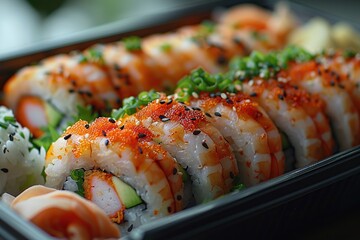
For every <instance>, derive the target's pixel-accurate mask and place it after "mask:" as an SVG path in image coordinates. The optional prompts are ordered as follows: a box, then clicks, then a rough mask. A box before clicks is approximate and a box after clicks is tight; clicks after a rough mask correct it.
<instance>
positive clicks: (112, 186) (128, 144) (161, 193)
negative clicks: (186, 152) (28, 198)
mask: <svg viewBox="0 0 360 240" xmlns="http://www.w3.org/2000/svg"><path fill="white" fill-rule="evenodd" d="M119 124H120V123H119V122H116V121H115V120H114V119H112V118H98V119H96V120H95V121H94V122H92V123H90V124H89V123H88V122H86V121H78V122H77V123H75V124H74V125H73V126H71V127H69V128H68V129H67V130H66V131H65V132H64V134H63V136H62V137H61V138H59V139H58V140H57V141H56V142H54V143H53V144H52V145H51V147H50V149H49V151H48V152H47V157H46V169H45V173H46V185H47V186H49V187H54V188H56V189H62V188H64V189H66V190H72V191H75V192H77V193H79V194H80V195H83V196H85V197H86V198H88V199H89V200H91V201H92V202H94V203H95V204H97V205H98V206H99V207H100V208H101V209H103V210H104V211H105V212H106V214H107V215H108V216H109V217H110V218H111V219H112V220H113V221H114V222H117V223H120V228H121V230H122V232H123V233H126V232H129V231H131V230H132V229H133V228H135V227H138V226H140V225H141V224H143V223H146V222H149V221H152V220H154V219H158V218H160V217H163V216H167V215H169V214H172V213H174V212H176V211H179V210H181V209H182V208H183V204H182V199H183V179H182V173H181V169H180V167H179V165H178V164H177V162H176V161H175V160H174V159H173V158H172V157H171V156H170V155H169V154H167V152H166V151H165V150H164V149H162V148H161V146H159V145H158V144H156V143H153V142H151V141H150V137H151V133H150V132H149V131H147V130H146V129H145V128H143V127H141V126H133V127H130V124H129V125H128V127H125V128H124V127H122V126H121V125H119Z"/></svg>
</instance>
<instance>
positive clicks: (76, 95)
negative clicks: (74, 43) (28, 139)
mask: <svg viewBox="0 0 360 240" xmlns="http://www.w3.org/2000/svg"><path fill="white" fill-rule="evenodd" d="M94 52H95V50H93V51H89V52H88V53H86V54H85V53H84V54H74V55H65V54H63V55H57V56H53V57H50V58H47V59H44V60H43V61H41V62H40V63H39V64H38V65H35V66H29V67H25V68H23V69H21V70H20V71H19V72H18V73H16V74H15V75H14V76H13V77H12V78H11V79H10V80H9V81H8V82H7V83H6V85H5V87H4V93H5V98H4V101H5V104H6V105H7V106H8V107H9V108H11V109H13V110H14V113H15V116H16V117H17V119H18V121H19V122H20V123H21V124H23V125H24V126H26V127H28V128H29V129H30V131H31V132H32V133H33V135H34V136H35V137H39V136H41V135H42V134H43V130H42V128H43V127H46V126H48V125H50V126H53V127H55V128H56V127H58V126H62V127H64V126H65V125H66V123H67V122H68V121H70V120H71V119H72V116H73V115H77V114H78V108H77V107H78V106H87V105H91V106H93V108H94V110H95V111H103V112H106V109H111V108H114V107H118V106H119V100H118V96H117V94H116V91H115V88H114V86H113V84H112V82H111V79H110V78H111V77H110V76H111V74H110V70H109V69H108V68H107V67H106V66H105V65H103V64H102V63H101V61H102V60H101V58H99V57H98V55H97V54H95V53H94ZM90 53H91V54H90Z"/></svg>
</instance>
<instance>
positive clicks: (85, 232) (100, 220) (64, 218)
mask: <svg viewBox="0 0 360 240" xmlns="http://www.w3.org/2000/svg"><path fill="white" fill-rule="evenodd" d="M10 206H11V208H12V209H14V210H15V211H16V212H17V213H18V214H19V215H20V216H22V217H24V218H25V219H26V220H29V221H31V222H32V223H33V224H35V225H36V226H38V227H39V228H40V229H42V230H43V231H45V232H46V233H48V234H49V235H51V236H53V237H56V238H66V239H89V240H90V239H94V238H101V239H103V238H119V237H120V231H119V229H118V228H117V226H116V225H115V224H113V223H112V222H111V221H110V220H109V219H108V218H107V216H106V215H105V213H104V212H103V211H102V210H101V209H100V208H98V207H97V206H96V205H95V204H93V203H91V202H90V201H87V200H85V199H83V198H81V197H80V196H78V195H77V194H75V193H71V192H68V191H59V190H56V189H53V188H47V187H44V186H41V185H37V186H33V187H30V188H28V189H26V190H25V191H24V192H22V193H21V194H20V195H19V196H17V197H16V198H14V199H13V200H12V201H11V203H10Z"/></svg>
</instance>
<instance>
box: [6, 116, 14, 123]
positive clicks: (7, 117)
mask: <svg viewBox="0 0 360 240" xmlns="http://www.w3.org/2000/svg"><path fill="white" fill-rule="evenodd" d="M4 121H5V122H8V123H16V119H15V117H12V116H5V117H4Z"/></svg>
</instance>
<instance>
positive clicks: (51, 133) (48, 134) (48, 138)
mask: <svg viewBox="0 0 360 240" xmlns="http://www.w3.org/2000/svg"><path fill="white" fill-rule="evenodd" d="M41 130H42V131H43V132H44V134H43V135H42V136H41V137H40V138H37V139H33V140H32V143H33V144H34V145H35V146H37V147H39V148H40V147H44V148H45V150H48V149H49V148H50V146H51V144H52V143H53V142H55V141H56V140H57V139H58V138H59V137H60V134H59V133H58V132H57V130H56V129H55V127H53V126H47V127H43V128H42V129H41Z"/></svg>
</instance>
